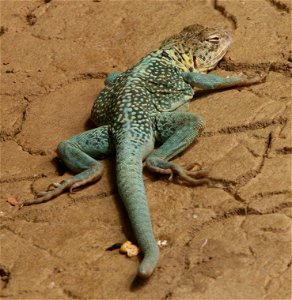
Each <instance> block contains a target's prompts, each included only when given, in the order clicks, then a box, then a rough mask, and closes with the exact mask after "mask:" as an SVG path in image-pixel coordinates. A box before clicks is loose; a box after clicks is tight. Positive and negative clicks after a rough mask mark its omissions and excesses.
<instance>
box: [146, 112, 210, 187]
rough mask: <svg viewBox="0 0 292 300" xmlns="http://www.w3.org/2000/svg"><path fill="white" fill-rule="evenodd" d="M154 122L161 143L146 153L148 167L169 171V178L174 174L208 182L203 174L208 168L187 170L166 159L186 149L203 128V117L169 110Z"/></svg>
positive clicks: (186, 178) (197, 183)
mask: <svg viewBox="0 0 292 300" xmlns="http://www.w3.org/2000/svg"><path fill="white" fill-rule="evenodd" d="M154 123H155V127H156V136H157V139H158V141H160V142H162V145H161V146H160V147H159V148H157V149H156V150H154V151H153V152H151V154H150V155H149V156H148V157H147V159H146V166H147V168H148V169H150V170H152V171H154V172H157V173H161V174H169V175H170V177H169V179H172V177H173V175H174V174H176V175H178V177H179V178H180V179H182V180H184V181H186V182H188V183H190V184H192V185H201V184H209V180H208V179H207V178H202V177H206V176H207V175H208V172H207V170H198V171H189V170H187V169H184V168H183V167H182V166H179V165H178V164H176V163H173V162H170V161H168V160H170V159H171V158H173V157H174V156H176V155H177V154H179V153H180V152H182V151H183V150H185V149H186V148H187V147H188V146H189V145H190V144H191V143H192V142H193V141H194V139H195V138H196V137H197V136H198V134H199V133H200V131H201V130H202V129H203V124H204V123H203V120H202V118H201V117H199V116H197V115H195V114H193V113H189V112H169V113H163V114H161V115H159V116H156V117H155V120H154Z"/></svg>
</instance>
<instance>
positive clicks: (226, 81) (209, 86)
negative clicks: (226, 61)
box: [182, 72, 265, 90]
mask: <svg viewBox="0 0 292 300" xmlns="http://www.w3.org/2000/svg"><path fill="white" fill-rule="evenodd" d="M182 76H183V79H184V80H185V81H186V82H187V83H189V84H190V85H191V86H192V87H198V88H200V89H205V90H215V89H216V90H218V89H224V88H229V87H240V86H247V85H251V84H255V83H261V82H264V80H265V76H254V77H251V78H244V77H230V78H224V77H220V76H216V75H212V74H201V73H194V72H184V73H183V75H182Z"/></svg>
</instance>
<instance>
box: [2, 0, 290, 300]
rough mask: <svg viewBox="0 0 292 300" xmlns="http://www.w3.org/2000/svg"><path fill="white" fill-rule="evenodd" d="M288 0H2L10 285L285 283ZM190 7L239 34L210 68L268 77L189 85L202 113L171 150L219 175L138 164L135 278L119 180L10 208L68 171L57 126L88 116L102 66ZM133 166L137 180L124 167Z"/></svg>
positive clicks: (146, 47)
mask: <svg viewBox="0 0 292 300" xmlns="http://www.w3.org/2000/svg"><path fill="white" fill-rule="evenodd" d="M290 13H291V3H290V1H289V0H245V1H243V0H242V1H241V0H226V1H221V0H218V1H213V0H209V1H208V0H205V1H203V0H202V1H201V0H190V1H187V0H185V1H183V0H177V1H158V0H156V1H150V0H148V1H147V0H145V1H126V0H125V1H122V0H120V1H106V0H99V1H57V0H52V1H43V0H42V1H41V0H36V1H12V0H11V1H8V0H7V1H5V0H2V1H1V45H2V48H1V59H2V60H1V76H2V78H1V81H2V85H1V94H2V104H1V109H2V114H1V118H2V131H1V140H2V148H1V155H2V161H1V186H2V197H1V208H0V214H1V218H2V221H1V226H2V227H1V262H0V275H1V279H2V292H1V293H2V297H4V298H8V299H132V298H133V299H218V298H221V299H290V298H291V217H292V214H291V206H292V205H291V203H292V201H291V153H292V152H291V90H290V84H291V73H290V71H291V61H292V56H291V51H290V52H289V49H290V48H289V47H290V45H289V43H290V38H291V32H290V25H291V23H290V16H289V14H290ZM194 23H200V24H203V25H207V26H223V27H226V28H227V29H228V30H229V31H230V33H231V34H232V36H233V39H234V42H233V45H232V47H231V49H230V51H229V52H228V54H227V55H226V58H225V59H224V60H223V61H222V62H221V63H220V64H219V66H218V67H217V69H216V70H215V71H214V73H217V74H221V75H223V76H228V75H229V76H231V75H234V74H237V75H238V74H241V73H243V74H247V75H252V74H256V73H265V74H267V79H266V82H265V83H262V84H258V85H254V86H250V87H245V88H240V89H229V90H225V91H220V92H212V93H210V92H205V93H198V96H197V97H195V99H194V101H193V102H192V104H191V111H194V112H197V113H198V114H200V115H202V116H204V118H205V120H206V123H207V127H206V130H205V131H204V133H203V135H202V136H201V137H200V138H199V139H198V141H197V142H196V143H195V144H194V145H193V146H192V147H191V148H190V149H188V150H187V151H185V152H184V153H183V154H182V155H180V157H178V158H176V161H178V162H180V163H184V164H188V163H191V162H194V161H196V162H199V163H200V164H201V165H203V166H206V167H208V168H209V169H210V178H211V179H212V182H213V183H214V187H213V188H210V187H196V188H193V187H189V186H185V185H179V184H175V183H171V182H169V181H168V180H167V178H165V177H163V176H157V175H153V174H151V173H145V185H146V189H147V194H148V198H149V205H150V208H151V214H152V220H153V226H154V230H155V234H156V237H157V239H159V240H167V241H168V244H167V246H165V247H163V248H162V249H161V259H160V262H159V267H158V268H157V270H156V272H155V273H154V275H153V276H152V278H151V279H150V280H149V281H148V282H146V283H144V284H142V283H141V282H137V281H136V280H134V278H135V272H136V269H137V264H138V261H139V259H140V257H135V258H132V259H129V258H126V257H125V256H123V255H121V254H119V252H118V251H117V250H114V251H106V249H107V248H108V247H109V246H111V245H113V244H115V243H120V242H123V241H125V240H127V239H132V233H131V230H130V226H129V221H128V219H127V215H126V213H125V210H124V208H123V206H122V204H121V201H120V199H119V196H118V194H117V191H116V185H115V174H114V173H115V172H114V166H113V164H114V161H113V160H112V159H107V160H105V165H106V172H105V175H104V176H103V178H102V179H101V180H100V181H99V182H98V183H96V184H93V185H90V186H88V187H86V188H84V189H81V190H79V191H78V192H76V193H74V194H68V193H67V194H63V195H61V196H59V197H58V198H56V199H54V200H53V201H50V202H47V203H44V204H39V205H33V206H29V207H23V208H22V209H20V210H17V209H16V208H15V207H13V206H11V205H10V204H9V203H8V202H7V199H10V201H11V200H13V199H17V200H18V201H22V200H24V199H29V198H32V197H34V196H35V195H36V192H37V191H41V190H44V189H45V188H46V187H47V185H48V184H50V183H51V182H55V181H60V180H62V179H64V178H68V177H69V176H70V173H69V172H68V171H67V170H64V168H61V167H58V164H57V163H56V159H55V156H56V155H55V149H56V146H57V144H58V142H60V141H62V140H64V139H66V138H68V137H70V136H72V135H74V134H77V133H79V132H81V131H84V130H85V129H88V128H90V127H91V124H90V123H89V122H88V117H89V114H90V109H91V106H92V103H93V101H94V98H95V97H96V95H97V94H98V93H99V91H100V90H101V89H102V87H103V84H104V83H103V82H104V78H105V76H106V74H108V73H111V72H113V71H120V70H125V69H127V68H128V67H130V66H132V65H133V64H135V63H137V62H138V61H139V59H140V58H141V57H143V56H144V55H146V54H147V53H148V52H149V51H151V50H154V49H156V48H157V47H158V46H159V42H160V41H161V40H163V39H164V38H166V37H167V36H169V35H171V34H173V33H176V32H178V31H180V30H181V29H182V28H183V27H184V26H186V25H190V24H194ZM129 180H131V179H130V178H129Z"/></svg>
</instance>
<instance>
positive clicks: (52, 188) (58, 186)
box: [20, 165, 103, 207]
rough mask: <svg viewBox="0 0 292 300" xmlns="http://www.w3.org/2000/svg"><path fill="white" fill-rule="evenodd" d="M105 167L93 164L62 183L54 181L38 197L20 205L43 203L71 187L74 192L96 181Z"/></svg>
mask: <svg viewBox="0 0 292 300" xmlns="http://www.w3.org/2000/svg"><path fill="white" fill-rule="evenodd" d="M102 173H103V169H102V168H101V167H100V165H98V166H93V167H91V168H90V169H88V170H85V171H83V172H81V173H79V174H77V175H75V176H73V177H72V178H70V179H67V180H63V181H61V182H60V183H52V184H50V185H49V186H48V188H47V191H45V192H38V193H37V198H34V199H29V200H25V201H23V202H22V203H21V204H20V207H22V206H25V205H31V204H37V203H43V202H47V201H49V200H51V199H52V198H55V197H56V196H58V195H60V194H61V193H62V192H63V191H65V190H67V189H69V192H70V193H72V192H73V189H75V188H77V187H80V186H82V185H85V184H87V183H91V182H95V181H97V180H98V179H100V178H101V176H102Z"/></svg>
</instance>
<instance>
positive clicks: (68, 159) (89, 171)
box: [22, 126, 112, 206]
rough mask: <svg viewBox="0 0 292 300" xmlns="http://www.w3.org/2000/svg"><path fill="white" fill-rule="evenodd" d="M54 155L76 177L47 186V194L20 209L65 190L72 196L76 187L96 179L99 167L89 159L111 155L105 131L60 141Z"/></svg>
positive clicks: (105, 129)
mask: <svg viewBox="0 0 292 300" xmlns="http://www.w3.org/2000/svg"><path fill="white" fill-rule="evenodd" d="M57 152H58V156H59V157H60V158H61V159H62V161H63V162H64V163H65V165H66V166H67V167H68V168H69V169H71V170H72V171H74V172H76V173H78V174H76V175H75V176H73V177H71V178H69V179H66V180H64V181H62V182H60V183H53V184H50V185H49V187H48V189H47V191H45V192H39V193H38V194H37V198H35V199H30V200H25V201H24V202H23V203H22V206H23V205H30V204H36V203H42V202H46V201H48V200H50V199H52V198H54V197H56V196H58V195H60V194H61V193H62V192H64V191H65V190H69V191H70V192H72V191H73V189H75V188H77V187H80V186H82V185H85V184H87V183H91V182H95V181H97V180H98V179H100V178H101V176H102V173H103V166H102V163H101V162H100V161H97V160H95V159H94V158H93V157H98V156H100V155H103V154H110V153H111V152H112V147H111V144H110V139H109V135H108V127H107V126H102V127H99V128H95V129H92V130H89V131H86V132H84V133H81V134H79V135H76V136H74V137H72V138H70V139H69V140H67V141H63V142H61V143H60V144H59V145H58V149H57Z"/></svg>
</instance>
